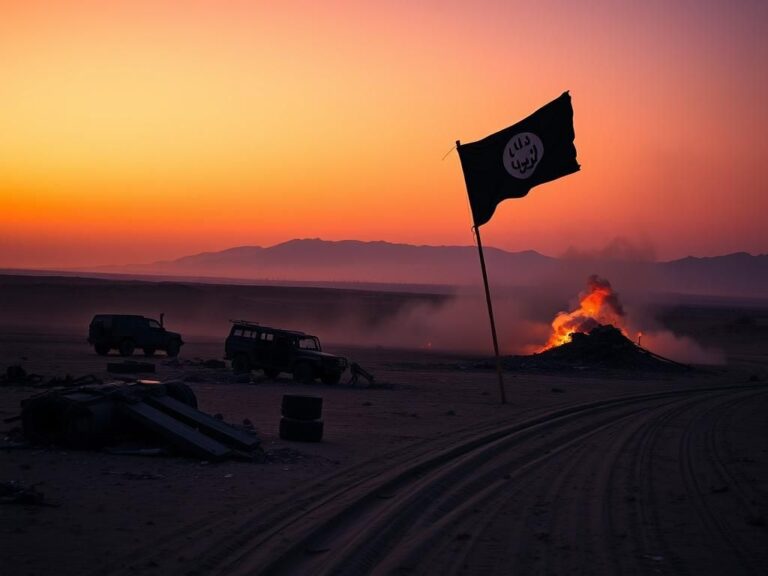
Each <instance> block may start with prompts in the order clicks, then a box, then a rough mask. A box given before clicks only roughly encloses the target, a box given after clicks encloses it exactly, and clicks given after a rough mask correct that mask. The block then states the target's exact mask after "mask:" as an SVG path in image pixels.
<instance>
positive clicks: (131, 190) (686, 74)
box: [0, 1, 768, 268]
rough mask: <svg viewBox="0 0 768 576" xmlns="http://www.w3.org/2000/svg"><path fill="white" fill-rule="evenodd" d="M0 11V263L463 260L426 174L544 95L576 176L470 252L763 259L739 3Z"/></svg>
mask: <svg viewBox="0 0 768 576" xmlns="http://www.w3.org/2000/svg"><path fill="white" fill-rule="evenodd" d="M6 4H7V6H6V5H4V17H3V20H2V21H0V53H2V54H3V56H4V57H3V59H2V60H0V70H1V71H2V78H3V82H2V85H0V103H2V105H1V106H0V125H2V126H3V128H4V129H3V131H2V133H1V134H0V208H1V210H2V211H1V212H0V214H2V215H1V216H0V267H18V268H33V267H54V266H55V267H76V266H89V265H100V264H107V263H114V264H124V263H134V262H149V261H154V260H161V259H171V258H175V257H180V256H184V255H188V254H192V253H198V252H203V251H216V250H220V249H225V248H229V247H232V246H240V245H262V246H263V245H273V244H277V243H280V242H282V241H286V240H290V239H292V238H307V237H320V238H323V239H326V240H342V239H358V240H364V241H370V240H385V241H390V242H403V243H413V244H432V245H436V244H463V245H466V244H471V243H472V236H471V232H470V221H469V211H468V206H467V200H466V193H465V190H464V182H463V177H462V175H461V169H460V167H459V163H458V158H457V157H456V155H455V153H453V154H451V155H449V156H448V157H447V158H446V159H445V160H441V158H442V157H443V155H444V154H445V153H446V152H447V151H448V149H449V148H450V147H451V146H452V145H453V142H454V141H455V140H456V139H460V140H462V141H465V142H469V141H473V140H476V139H478V138H482V137H484V136H486V135H487V134H489V133H491V132H494V131H496V130H499V129H500V128H503V127H504V126H507V125H509V124H511V123H513V122H516V121H517V120H519V119H521V118H523V117H524V116H526V115H528V114H529V113H531V112H532V111H533V110H535V109H537V108H538V107H540V106H541V105H543V104H544V103H546V102H548V101H549V100H551V99H552V98H554V97H556V96H558V95H559V94H560V93H561V92H562V91H564V90H570V92H571V95H572V98H573V106H574V111H575V115H574V124H575V129H576V147H577V150H578V160H579V163H580V164H581V165H582V171H581V172H580V173H578V174H575V175H571V176H568V177H566V178H564V179H562V180H559V181H556V182H553V183H550V184H546V185H544V186H541V187H539V188H535V189H534V190H532V191H531V193H530V194H529V195H528V196H527V197H526V198H524V199H521V200H509V201H507V202H504V203H502V204H501V205H500V206H499V209H498V210H497V212H496V215H495V216H494V218H493V219H492V220H491V222H490V223H489V224H487V225H486V226H484V227H483V234H484V242H485V243H486V244H488V245H489V246H497V247H499V248H504V249H507V250H525V249H534V250H537V251H539V252H542V253H546V254H552V255H558V254H562V253H564V252H566V251H567V250H568V249H569V248H577V249H599V248H602V247H603V246H605V245H607V244H609V243H610V242H611V241H612V240H613V239H614V238H617V237H620V238H626V239H628V240H629V241H630V242H631V243H633V244H636V245H638V246H642V247H644V249H647V250H650V251H652V252H654V253H655V254H656V256H658V258H659V259H670V258H675V257H680V256H685V255H688V254H692V255H697V256H708V255H718V254H725V253H730V252H737V251H748V252H752V253H765V252H768V234H766V233H765V227H764V224H763V223H762V222H761V217H762V214H764V213H765V212H766V208H768V201H767V200H766V195H765V188H766V184H767V183H768V166H766V165H765V162H764V160H763V159H764V158H765V157H766V153H767V152H768V143H766V139H765V138H764V134H765V133H766V132H767V131H768V130H767V129H768V112H766V110H765V108H764V105H763V102H764V101H766V100H767V99H766V96H768V79H767V78H766V75H765V73H764V71H763V67H764V63H765V62H766V61H768V58H767V56H768V47H766V43H765V42H764V41H763V38H764V35H765V33H766V32H768V30H766V28H768V18H767V17H766V16H768V8H766V7H765V6H764V5H762V4H760V3H757V2H745V3H743V4H740V5H739V9H738V10H737V9H733V8H729V7H728V6H721V5H720V4H719V3H717V2H714V1H712V2H704V3H701V4H700V5H699V6H698V7H697V10H696V13H689V12H686V11H685V10H684V9H683V8H680V7H673V6H669V5H668V4H665V3H662V2H650V3H646V4H643V5H642V6H635V5H632V6H630V5H627V6H617V5H616V4H615V3H608V2H598V3H596V4H592V5H590V7H589V9H586V8H583V9H580V8H578V7H576V6H574V5H573V4H572V3H567V2H564V1H552V2H545V3H540V4H539V5H537V6H529V5H521V6H513V5H512V4H511V3H508V2H500V1H498V2H484V3H479V4H476V5H475V6H473V8H472V9H471V10H469V9H467V8H465V7H463V6H462V5H461V4H459V3H457V4H451V3H447V4H446V3H437V2H428V3H424V4H421V5H420V6H418V7H412V6H408V5H400V4H398V3H391V4H386V5H379V4H378V3H376V4H374V3H359V2H340V1H337V2H328V3H323V4H322V5H318V4H316V3H311V2H293V3H285V4H284V5H281V6H278V7H276V6H272V5H270V4H262V3H259V2H256V3H252V2H228V3H226V4H222V3H213V2H206V1H202V2H196V3H186V2H148V1H139V2H130V3H128V2H116V3H109V4H108V5H105V4H104V3H98V2H92V1H85V2H46V3H36V2H8V3H6ZM521 22H524V23H525V24H526V25H525V26H521V25H520V23H521ZM523 86H524V87H525V88H523Z"/></svg>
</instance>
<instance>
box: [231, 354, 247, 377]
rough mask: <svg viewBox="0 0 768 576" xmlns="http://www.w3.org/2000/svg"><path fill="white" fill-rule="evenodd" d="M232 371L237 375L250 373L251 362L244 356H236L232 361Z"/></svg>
mask: <svg viewBox="0 0 768 576" xmlns="http://www.w3.org/2000/svg"><path fill="white" fill-rule="evenodd" d="M232 371H233V372H237V373H239V374H242V373H243V372H250V371H251V362H250V360H248V356H247V355H246V354H242V353H241V354H237V355H236V356H235V357H234V358H233V359H232Z"/></svg>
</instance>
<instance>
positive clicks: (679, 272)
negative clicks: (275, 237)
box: [98, 238, 768, 296]
mask: <svg viewBox="0 0 768 576" xmlns="http://www.w3.org/2000/svg"><path fill="white" fill-rule="evenodd" d="M485 258H486V263H487V265H488V272H489V275H490V277H491V281H492V282H493V283H499V284H505V285H519V286H526V285H540V284H542V283H546V282H559V281H562V280H563V279H567V278H573V277H574V276H584V277H586V275H588V274H591V273H598V274H603V275H606V276H607V277H609V278H611V279H614V278H617V279H618V278H628V277H629V276H632V275H634V276H637V275H640V276H641V277H642V278H643V279H644V281H649V282H652V283H653V285H654V288H655V289H658V290H668V291H684V292H691V293H697V294H729V295H749V296H766V295H768V255H765V254H761V255H757V256H753V255H750V254H747V253H746V252H736V253H733V254H727V255H724V256H712V257H702V258H697V257H691V256H689V257H686V258H682V259H679V260H672V261H669V262H637V261H621V260H605V259H597V258H588V257H580V258H553V257H550V256H545V255H543V254H540V253H538V252H536V251H534V250H525V251H521V252H509V251H506V250H502V249H499V248H493V247H486V248H485ZM98 270H99V271H110V272H118V273H127V274H156V275H167V276H211V277H220V278H241V279H263V280H272V281H280V280H286V281H307V280H314V281H334V282H381V283H408V284H450V285H464V284H475V283H477V282H478V281H479V273H480V271H479V264H478V258H477V248H476V247H475V246H429V245H412V244H396V243H391V242H385V241H371V242H365V241H359V240H340V241H328V240H321V239H317V238H311V239H295V240H289V241H287V242H283V243H280V244H276V245H274V246H269V247H261V246H238V247H234V248H228V249H226V250H221V251H218V252H202V253H200V254H193V255H190V256H184V257H181V258H178V259H175V260H165V261H159V262H153V263H149V264H137V265H128V266H109V267H100V268H98Z"/></svg>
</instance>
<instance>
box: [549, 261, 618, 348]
mask: <svg viewBox="0 0 768 576" xmlns="http://www.w3.org/2000/svg"><path fill="white" fill-rule="evenodd" d="M604 324H610V325H611V326H614V327H615V328H618V329H619V330H620V331H621V333H622V334H624V335H625V336H626V334H627V332H626V320H625V314H624V307H623V306H622V305H621V302H619V295H618V294H617V293H616V292H614V291H613V288H612V287H611V283H610V282H608V280H606V279H605V278H600V277H599V276H598V275H597V274H593V275H592V276H590V277H589V278H588V279H587V290H586V291H585V292H582V293H581V294H580V295H579V307H578V308H577V309H576V310H574V311H572V312H560V313H558V314H557V316H555V319H554V320H553V321H552V334H551V335H550V337H549V340H547V343H546V344H545V345H544V347H543V348H542V349H541V350H540V352H543V351H544V350H549V349H550V348H554V347H556V346H561V345H563V344H566V343H567V342H570V341H571V336H572V334H586V333H588V332H589V331H590V330H592V329H593V328H595V327H597V326H600V325H604Z"/></svg>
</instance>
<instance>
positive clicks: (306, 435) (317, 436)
mask: <svg viewBox="0 0 768 576" xmlns="http://www.w3.org/2000/svg"><path fill="white" fill-rule="evenodd" d="M280 438H282V439H283V440H293V441H295V442H320V440H322V439H323V421H322V420H295V419H293V418H285V417H283V418H281V419H280Z"/></svg>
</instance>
